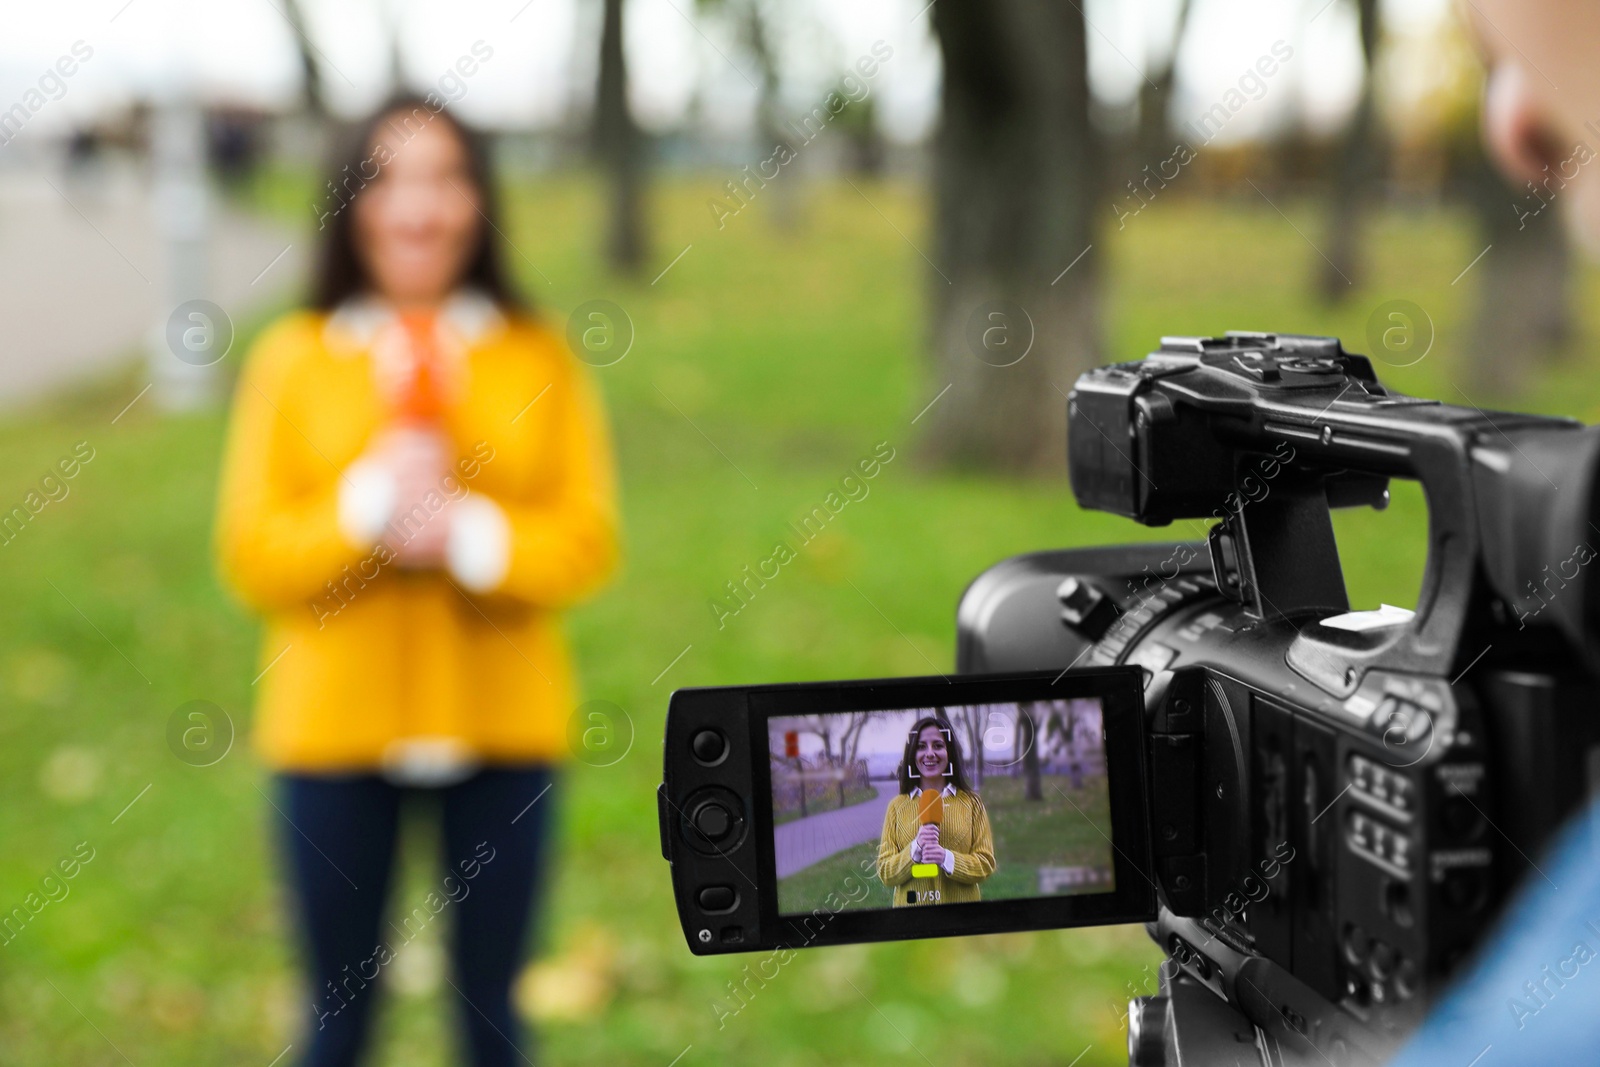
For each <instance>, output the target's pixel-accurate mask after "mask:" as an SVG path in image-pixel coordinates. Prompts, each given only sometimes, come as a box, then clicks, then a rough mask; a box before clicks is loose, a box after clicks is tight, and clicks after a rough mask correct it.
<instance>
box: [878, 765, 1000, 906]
mask: <svg viewBox="0 0 1600 1067" xmlns="http://www.w3.org/2000/svg"><path fill="white" fill-rule="evenodd" d="M920 829H921V824H920V822H919V820H918V815H917V801H916V798H915V796H907V795H906V794H904V793H902V794H900V795H899V796H897V797H895V798H894V799H893V800H891V801H889V810H888V811H886V812H884V813H883V836H882V838H880V839H879V841H878V878H879V879H880V880H881V881H882V882H883V884H884V885H886V886H888V887H890V888H891V889H893V890H894V906H895V907H897V908H898V907H902V906H904V905H906V904H915V905H916V906H918V907H920V906H921V905H923V904H963V903H970V902H971V901H975V900H980V899H982V896H983V892H982V890H981V889H980V888H979V886H980V885H981V883H982V882H983V880H984V879H986V878H988V877H989V876H990V875H991V874H993V873H994V831H993V830H992V829H991V828H990V826H989V812H988V809H986V808H985V807H984V806H983V801H982V800H980V799H978V795H977V794H976V793H968V792H965V791H962V792H956V791H955V790H954V789H949V788H947V789H946V791H945V801H944V817H943V818H942V819H941V820H940V822H939V845H940V847H941V848H943V849H945V850H946V851H948V852H949V853H950V857H951V861H952V862H951V868H952V869H951V870H949V871H944V870H941V871H940V872H939V873H938V874H937V875H936V876H934V877H932V878H913V877H911V866H912V862H913V861H912V856H911V846H912V845H913V844H914V843H915V841H916V837H917V831H918V830H920ZM908 892H915V893H916V894H917V896H916V899H915V901H912V900H910V899H908V898H907V895H906V894H907V893H908ZM929 893H936V894H937V896H929V895H928V894H929Z"/></svg>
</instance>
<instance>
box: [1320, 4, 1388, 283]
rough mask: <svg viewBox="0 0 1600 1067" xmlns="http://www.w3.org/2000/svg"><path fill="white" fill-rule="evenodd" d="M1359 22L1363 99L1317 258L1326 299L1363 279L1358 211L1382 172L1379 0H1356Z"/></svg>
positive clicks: (1337, 173)
mask: <svg viewBox="0 0 1600 1067" xmlns="http://www.w3.org/2000/svg"><path fill="white" fill-rule="evenodd" d="M1356 10H1357V14H1358V17H1359V19H1360V27H1361V54H1362V57H1363V63H1364V68H1365V69H1364V70H1363V71H1362V76H1361V98H1360V100H1359V101H1358V102H1357V104H1356V112H1355V114H1354V115H1353V116H1352V117H1351V119H1350V125H1349V127H1348V128H1347V129H1346V131H1345V136H1344V140H1343V142H1342V145H1341V147H1340V151H1339V156H1338V158H1337V159H1336V160H1335V161H1334V164H1333V174H1332V176H1333V185H1332V187H1331V188H1330V189H1329V190H1328V204H1327V210H1328V221H1327V241H1326V245H1327V247H1326V249H1325V252H1326V256H1327V258H1326V259H1324V258H1323V257H1321V256H1318V257H1317V264H1316V265H1317V268H1318V271H1317V292H1318V294H1319V295H1320V296H1321V297H1322V299H1324V300H1326V301H1328V302H1329V303H1334V302H1336V301H1339V300H1343V299H1345V298H1346V297H1348V296H1350V295H1351V294H1352V293H1353V292H1354V291H1355V289H1356V287H1357V286H1359V285H1360V284H1361V280H1362V274H1363V263H1362V256H1361V232H1362V214H1363V208H1364V207H1365V206H1366V201H1367V198H1368V196H1369V194H1370V193H1371V191H1372V187H1373V185H1374V184H1375V183H1376V182H1377V181H1378V180H1379V179H1380V178H1381V177H1382V175H1383V157H1384V151H1383V144H1382V133H1381V131H1380V130H1379V128H1378V103H1377V93H1376V87H1375V85H1374V81H1373V70H1372V63H1373V58H1374V56H1375V55H1376V53H1377V50H1378V33H1379V17H1378V0H1356Z"/></svg>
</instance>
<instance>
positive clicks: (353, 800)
mask: <svg viewBox="0 0 1600 1067" xmlns="http://www.w3.org/2000/svg"><path fill="white" fill-rule="evenodd" d="M322 195H323V197H324V200H323V202H322V203H321V205H320V207H319V211H318V215H319V218H320V223H321V227H320V232H321V242H322V247H321V258H320V263H319V265H318V268H317V274H316V277H315V281H314V287H313V293H312V298H311V301H310V304H311V306H310V307H309V308H308V309H306V310H303V311H297V312H294V313H291V314H289V315H287V316H285V317H284V318H283V319H282V320H281V321H279V322H278V323H276V324H275V325H273V326H272V327H271V328H270V329H268V330H267V331H266V333H265V334H264V335H263V336H262V338H261V340H260V341H259V342H258V343H257V344H256V346H255V350H254V351H253V352H252V353H251V354H250V356H249V359H248V361H247V363H246V365H245V367H244V370H243V374H242V379H241V381H240V384H239V388H238V394H237V398H236V400H235V404H234V412H233V422H232V428H231V433H230V441H229V445H228V451H227V457H226V460H225V464H224V471H223V485H222V492H221V502H220V514H219V518H218V550H219V556H220V559H221V566H222V569H223V572H224V574H225V575H226V577H227V579H228V580H229V582H230V584H231V585H232V586H233V587H234V588H235V589H236V590H237V591H238V593H239V594H240V595H241V596H242V597H243V598H244V600H245V601H246V602H247V603H249V604H250V605H251V606H252V607H254V608H255V609H256V610H258V611H259V612H260V613H261V614H262V615H264V616H265V617H266V622H267V628H266V638H265V642H264V644H263V645H262V653H261V656H262V658H261V662H260V669H261V674H260V676H259V678H258V679H257V682H256V683H255V684H256V687H257V688H258V689H259V690H260V695H259V698H258V703H257V721H256V725H255V740H256V747H257V749H258V751H259V753H260V755H261V757H262V758H263V759H264V760H265V761H266V763H267V764H268V765H269V766H270V767H271V768H272V769H273V770H274V771H275V772H276V774H277V781H276V796H275V797H274V798H272V806H273V808H274V816H273V817H274V818H275V820H276V821H277V823H278V826H279V829H280V831H281V834H280V836H281V840H282V844H283V851H284V855H285V861H286V867H287V869H288V874H289V881H290V886H291V889H292V896H293V898H294V900H295V902H296V904H297V905H298V908H297V912H298V918H299V920H300V923H301V926H302V933H303V934H304V937H305V942H306V947H307V949H308V965H309V972H310V979H311V998H312V1018H311V1020H310V1031H311V1033H310V1037H309V1048H308V1049H307V1051H306V1053H305V1058H304V1060H303V1061H302V1062H304V1063H306V1064H311V1065H316V1067H323V1065H332V1064H350V1063H354V1062H356V1060H357V1058H358V1056H359V1055H360V1052H361V1050H362V1048H363V1046H364V1044H365V1041H366V1032H367V1028H368V1027H367V1024H368V1021H369V1019H370V1017H371V1014H372V1008H373V1001H374V993H375V991H376V986H377V985H378V983H379V982H381V974H382V971H383V970H384V968H385V967H386V965H387V964H388V963H389V962H390V961H391V960H392V959H393V958H394V955H395V953H396V952H397V951H399V950H400V949H401V947H402V946H403V944H404V943H405V942H407V941H409V940H410V939H411V938H413V937H415V936H416V935H417V934H418V933H420V932H421V929H422V928H423V927H425V926H426V925H428V924H429V923H430V922H433V921H443V922H445V923H447V924H448V929H449V932H450V952H451V963H452V971H453V973H452V974H451V976H450V984H451V988H452V989H453V990H454V994H455V995H454V996H453V997H452V999H453V1000H454V1001H455V1002H456V1006H457V1009H458V1014H459V1017H460V1021H461V1024H462V1027H463V1029H464V1031H465V1033H466V1038H467V1046H468V1049H469V1051H470V1053H471V1057H472V1062H473V1063H475V1064H479V1065H489V1064H512V1063H523V1062H526V1061H527V1060H528V1059H530V1058H531V1051H530V1050H525V1049H523V1048H520V1047H519V1042H518V1031H519V1027H518V1025H517V1022H516V1019H515V1017H514V1014H513V1011H512V1006H511V996H510V991H511V985H512V981H513V978H514V976H515V974H516V972H517V969H518V967H519V966H520V963H521V960H522V954H523V949H524V943H525V941H526V940H527V936H528V932H529V927H530V917H531V914H532V912H533V910H534V907H533V905H534V900H535V897H536V888H537V886H538V884H539V883H540V881H541V878H540V876H541V873H542V869H543V866H544V862H545V861H544V857H545V854H546V844H547V839H548V836H549V833H550V827H551V825H552V822H551V812H552V807H553V803H552V798H551V797H550V796H548V795H547V793H548V792H549V790H550V789H551V787H552V784H553V781H552V770H551V768H552V765H553V764H554V763H555V762H556V761H557V760H558V759H559V758H560V757H561V756H562V755H563V751H564V749H565V747H566V740H565V738H566V722H567V717H568V715H569V713H570V712H571V709H572V708H573V689H572V678H571V671H570V668H569V665H568V662H567V655H566V651H565V649H564V645H563V641H562V637H561V632H560V627H559V623H558V612H559V611H560V609H561V608H563V607H565V606H566V605H568V604H571V603H573V602H574V601H576V600H578V599H581V598H582V597H584V596H585V595H587V594H588V593H589V592H590V591H592V590H593V589H594V588H595V587H596V585H597V584H599V583H600V581H601V580H602V579H603V578H604V577H605V576H606V574H607V573H608V572H609V571H610V570H611V569H612V567H613V565H614V562H615V558H616V554H617V548H616V538H617V533H616V526H617V523H616V510H615V504H614V501H613V486H612V472H611V463H610V458H609V449H608V445H607V440H606V433H605V428H604V426H603V423H602V418H601V413H600V407H599V404H598V403H597V400H596V397H595V395H594V393H593V391H592V389H591V387H590V385H589V383H588V382H587V381H586V379H585V378H584V376H583V374H582V373H580V371H581V370H582V368H581V367H580V366H578V365H577V363H576V361H575V360H574V359H573V358H572V356H571V355H570V354H569V353H568V352H567V351H566V350H565V348H564V346H563V344H562V343H561V341H560V340H559V339H558V337H557V336H556V335H554V334H552V333H551V332H550V331H549V330H548V329H547V328H546V327H545V326H544V325H543V324H542V323H541V322H540V321H539V320H538V318H537V317H535V316H534V315H532V314H531V313H530V312H529V311H528V310H527V309H526V307H525V305H523V304H522V302H521V301H520V300H519V299H518V298H517V297H516V295H515V294H514V293H513V291H512V288H511V285H510V283H509V281H508V279H507V277H506V274H505V271H504V268H503V266H502V256H501V250H500V241H501V240H502V238H501V236H500V235H501V233H502V232H503V230H504V226H503V225H502V224H501V223H500V221H499V218H498V210H497V206H496V202H495V198H494V195H493V190H492V188H491V185H490V182H489V174H488V166H487V162H486V156H485V153H484V150H483V147H482V145H481V143H480V141H479V140H478V138H477V137H476V136H474V135H473V134H471V133H469V131H467V130H466V129H465V128H463V127H462V126H461V125H460V124H459V123H457V121H456V120H455V119H454V118H452V117H451V116H450V115H449V114H448V113H446V112H443V111H436V110H434V108H433V107H431V106H430V105H429V103H427V102H426V101H423V100H421V99H402V100H398V101H396V102H394V103H391V104H390V105H388V106H386V107H384V108H383V109H382V110H381V111H380V112H379V113H377V114H376V115H375V116H373V117H372V118H371V119H369V120H368V121H367V122H366V123H365V124H364V125H363V126H362V127H361V128H360V129H359V130H358V131H357V133H356V136H355V137H354V138H353V140H352V141H351V143H350V145H349V146H348V150H347V152H346V153H345V158H344V159H341V160H340V161H339V167H338V169H336V170H335V171H334V176H333V178H332V180H330V181H329V183H328V185H327V187H326V189H325V190H324V191H323V194H322ZM414 800H425V801H426V802H428V803H429V804H430V805H432V806H436V807H437V809H438V815H439V821H440V824H441V833H440V838H441V840H442V845H443V852H444V855H443V856H442V857H441V858H442V860H443V863H444V870H443V873H442V874H441V875H440V877H439V879H438V880H437V881H436V882H435V883H433V884H431V886H430V891H429V892H428V893H427V894H425V896H424V897H423V899H420V900H418V901H403V902H401V907H400V909H399V917H398V921H395V922H390V923H384V922H383V921H382V920H383V913H384V908H385V906H386V899H387V896H388V886H389V881H390V871H391V868H392V866H393V858H394V851H395V837H396V831H397V828H398V825H399V821H400V815H401V808H402V802H403V801H405V802H407V804H408V805H409V804H410V803H411V802H412V801H414ZM446 913H448V914H446ZM296 1044H297V1045H300V1046H301V1047H302V1048H305V1047H307V1046H306V1045H304V1044H302V1043H301V1042H300V1041H297V1042H296Z"/></svg>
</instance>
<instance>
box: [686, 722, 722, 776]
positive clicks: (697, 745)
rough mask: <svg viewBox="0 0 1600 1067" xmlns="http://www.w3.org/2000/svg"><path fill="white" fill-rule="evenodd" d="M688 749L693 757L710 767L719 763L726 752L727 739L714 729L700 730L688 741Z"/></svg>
mask: <svg viewBox="0 0 1600 1067" xmlns="http://www.w3.org/2000/svg"><path fill="white" fill-rule="evenodd" d="M689 750H690V751H691V752H693V753H694V758H695V759H697V760H699V761H700V762H701V763H703V764H705V765H706V766H707V767H710V766H713V765H715V764H717V763H721V762H722V757H724V756H726V755H727V754H728V739H727V738H725V737H723V736H722V734H721V733H719V732H718V731H716V730H701V731H699V732H698V733H696V734H695V735H694V738H693V739H692V740H691V741H690V742H689Z"/></svg>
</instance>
